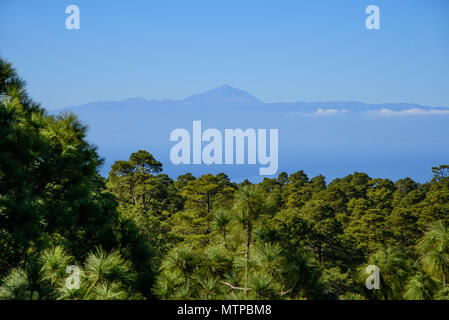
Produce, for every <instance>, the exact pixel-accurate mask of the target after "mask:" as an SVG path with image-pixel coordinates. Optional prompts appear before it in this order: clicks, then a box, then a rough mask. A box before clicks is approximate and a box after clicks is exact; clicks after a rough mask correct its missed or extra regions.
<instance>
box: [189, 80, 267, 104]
mask: <svg viewBox="0 0 449 320" xmlns="http://www.w3.org/2000/svg"><path fill="white" fill-rule="evenodd" d="M184 101H185V102H186V103H201V104H203V103H226V102H236V103H248V104H256V103H261V102H260V101H259V100H257V99H256V98H255V97H253V96H252V95H251V94H249V93H248V92H246V91H243V90H240V89H237V88H234V87H231V86H229V85H227V84H225V85H223V86H221V87H218V88H215V89H212V90H209V91H206V92H204V93H200V94H194V95H192V96H190V97H188V98H187V99H185V100H184Z"/></svg>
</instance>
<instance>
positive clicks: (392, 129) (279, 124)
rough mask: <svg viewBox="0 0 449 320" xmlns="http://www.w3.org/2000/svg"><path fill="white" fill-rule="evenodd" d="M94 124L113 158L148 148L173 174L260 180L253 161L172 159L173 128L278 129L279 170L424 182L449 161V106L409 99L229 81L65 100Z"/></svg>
mask: <svg viewBox="0 0 449 320" xmlns="http://www.w3.org/2000/svg"><path fill="white" fill-rule="evenodd" d="M60 111H73V112H75V113H76V114H78V116H79V118H80V119H81V120H82V121H83V122H84V123H86V124H88V126H89V128H90V129H89V139H90V141H91V142H92V143H94V144H96V145H98V146H99V152H100V154H101V155H102V156H103V157H105V160H106V161H105V166H104V168H103V170H102V173H103V174H104V175H106V174H107V172H108V171H109V168H110V165H111V164H112V163H113V162H114V161H116V160H121V159H127V158H128V156H129V154H130V153H131V152H134V151H136V150H138V149H146V150H148V151H149V152H150V153H153V154H154V155H155V157H156V158H157V159H158V160H160V161H162V162H163V164H164V171H166V173H167V174H169V175H170V176H172V177H174V178H175V177H176V176H177V175H179V174H182V173H185V172H192V173H193V174H196V175H199V174H203V173H207V172H212V173H217V172H226V173H228V174H229V176H230V177H231V178H233V179H234V180H237V181H239V180H241V179H243V178H244V177H248V176H250V177H253V179H254V180H255V181H256V180H260V179H261V177H260V176H258V173H257V168H258V166H253V165H232V166H231V165H227V166H226V165H210V166H206V165H178V166H176V165H173V164H171V163H170V160H169V152H170V148H171V146H172V145H173V143H172V142H170V141H169V136H170V133H171V131H172V130H173V129H176V128H186V129H187V130H190V131H191V130H192V121H194V120H201V121H202V125H203V127H204V129H207V128H217V129H219V130H224V129H227V128H242V129H247V128H254V129H270V128H276V129H279V171H278V173H280V172H281V171H287V172H294V171H297V170H300V169H304V170H305V171H306V173H308V174H309V175H311V176H313V175H316V174H319V173H322V174H324V175H326V176H327V177H328V178H330V179H333V178H335V177H339V176H343V175H346V174H348V173H351V172H354V171H356V170H358V171H365V172H368V173H369V174H371V175H372V176H373V177H377V176H381V177H389V178H391V179H397V178H401V177H403V176H404V175H411V177H412V178H414V179H416V180H418V181H425V180H426V179H428V178H429V177H430V176H431V171H430V167H431V166H433V165H437V164H441V163H449V148H448V145H449V130H448V129H447V128H448V125H447V124H448V123H449V108H445V107H428V106H423V105H418V104H410V103H381V104H365V103H362V102H355V101H347V102H338V101H327V102H288V103H264V102H261V101H260V100H258V99H257V98H255V97H254V96H252V95H251V94H249V93H247V92H245V91H242V90H239V89H236V88H233V87H230V86H227V85H225V86H222V87H219V88H216V89H212V90H210V91H207V92H205V93H202V94H194V95H192V96H190V97H188V98H185V99H180V100H173V99H165V100H147V99H145V98H131V99H126V100H123V101H99V102H92V103H88V104H85V105H82V106H72V107H66V108H63V109H61V110H58V112H60Z"/></svg>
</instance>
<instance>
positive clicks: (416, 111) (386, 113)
mask: <svg viewBox="0 0 449 320" xmlns="http://www.w3.org/2000/svg"><path fill="white" fill-rule="evenodd" d="M366 114H368V115H371V116H383V117H391V116H417V115H443V114H449V109H448V110H440V109H430V110H425V109H420V108H411V109H404V110H399V111H395V110H391V109H385V108H383V109H381V110H379V111H377V110H376V111H366Z"/></svg>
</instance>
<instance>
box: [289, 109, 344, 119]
mask: <svg viewBox="0 0 449 320" xmlns="http://www.w3.org/2000/svg"><path fill="white" fill-rule="evenodd" d="M346 112H348V110H346V109H343V110H335V109H321V108H319V109H317V110H316V111H315V112H311V113H305V112H294V113H292V114H295V115H300V116H306V117H327V116H334V115H338V114H343V113H346Z"/></svg>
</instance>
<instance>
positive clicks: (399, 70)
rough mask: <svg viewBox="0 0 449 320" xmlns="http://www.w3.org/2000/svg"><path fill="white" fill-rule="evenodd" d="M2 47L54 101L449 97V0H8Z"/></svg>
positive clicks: (1, 18)
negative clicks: (76, 25) (222, 90)
mask: <svg viewBox="0 0 449 320" xmlns="http://www.w3.org/2000/svg"><path fill="white" fill-rule="evenodd" d="M71 4H75V5H78V7H79V8H80V11H81V29H80V30H67V29H66V28H65V20H66V17H67V15H66V13H65V8H66V6H68V5H71ZM370 4H375V5H377V6H379V8H380V27H381V29H380V30H368V29H366V27H365V19H366V17H367V14H365V8H366V7H367V5H370ZM0 55H1V56H2V57H4V58H6V59H8V60H10V61H11V62H13V63H14V65H15V66H16V68H17V69H18V71H19V73H20V75H21V76H22V77H24V78H25V79H26V80H27V82H28V88H29V91H30V93H31V95H32V97H33V98H34V99H35V100H37V101H40V102H42V103H43V106H44V107H47V108H49V109H54V108H59V107H63V106H67V105H79V104H83V103H87V102H91V101H96V100H120V99H125V98H129V97H138V96H143V97H146V98H155V99H162V98H184V97H186V96H189V95H190V94H192V93H199V92H202V91H206V90H209V89H211V88H214V87H218V86H221V85H223V84H229V85H231V86H234V87H237V88H240V89H243V90H246V91H248V92H250V93H251V94H253V95H254V96H256V97H257V98H258V99H260V100H262V101H264V102H274V101H324V100H358V101H363V102H367V103H376V102H411V103H419V104H424V105H428V106H447V107H449V94H448V92H449V1H447V0H429V1H423V0H416V1H413V0H407V1H406V0H403V1H400V0H395V1H392V0H388V1H381V0H370V1H360V0H359V1H356V0H341V1H337V0H330V1H321V0H320V1H317V0H313V1H312V0H309V1H298V0H293V1H282V0H277V1H260V0H257V1H255V0H254V1H247V0H238V1H234V0H226V1H212V0H204V1H197V0H184V1H167V0H164V1H110V0H108V1H106V0H105V1H100V0H95V1H92V0H85V1H84V0H71V1H62V0H55V1H29V0H27V1H24V0H14V1H12V0H1V2H0Z"/></svg>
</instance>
